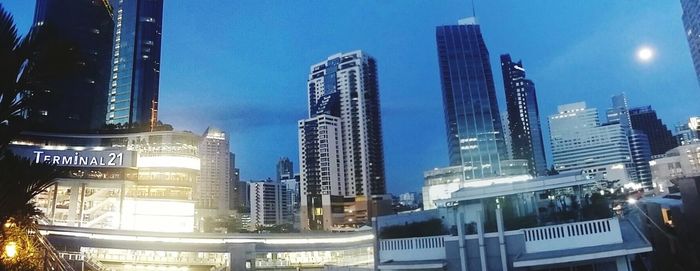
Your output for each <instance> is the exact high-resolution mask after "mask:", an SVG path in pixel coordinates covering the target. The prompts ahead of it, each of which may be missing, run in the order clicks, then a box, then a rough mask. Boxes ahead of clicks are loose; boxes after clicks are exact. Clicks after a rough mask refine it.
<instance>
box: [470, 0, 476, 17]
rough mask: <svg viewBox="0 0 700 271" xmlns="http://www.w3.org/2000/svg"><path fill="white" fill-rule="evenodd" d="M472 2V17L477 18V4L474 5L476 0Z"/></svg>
mask: <svg viewBox="0 0 700 271" xmlns="http://www.w3.org/2000/svg"><path fill="white" fill-rule="evenodd" d="M471 2H472V17H474V18H476V5H474V0H471Z"/></svg>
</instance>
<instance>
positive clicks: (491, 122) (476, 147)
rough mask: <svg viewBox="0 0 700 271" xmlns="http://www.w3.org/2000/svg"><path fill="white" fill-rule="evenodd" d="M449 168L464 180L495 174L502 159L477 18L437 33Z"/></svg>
mask: <svg viewBox="0 0 700 271" xmlns="http://www.w3.org/2000/svg"><path fill="white" fill-rule="evenodd" d="M436 38H437V48H438V57H439V59H438V60H439V64H440V79H441V82H442V98H443V103H444V110H445V124H446V126H447V146H448V152H449V158H450V165H452V166H458V165H462V166H464V178H465V179H467V180H468V179H474V178H482V177H491V176H498V175H500V172H501V165H500V160H501V159H505V157H506V148H505V143H504V141H503V134H502V127H501V117H500V114H499V112H498V102H497V100H496V90H495V88H494V84H493V74H492V73H491V63H490V61H489V52H488V50H487V49H486V44H485V43H484V39H483V37H482V36H481V29H480V27H479V25H478V24H477V23H476V18H467V19H463V20H460V21H459V24H458V25H445V26H438V27H437V29H436Z"/></svg>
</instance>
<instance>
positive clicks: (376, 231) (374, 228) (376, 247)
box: [372, 217, 382, 271]
mask: <svg viewBox="0 0 700 271" xmlns="http://www.w3.org/2000/svg"><path fill="white" fill-rule="evenodd" d="M377 219H378V218H377V217H373V218H372V231H373V232H374V253H373V254H374V264H373V265H374V268H373V270H375V271H376V270H379V263H380V261H381V259H380V257H379V253H381V252H382V251H381V250H380V248H379V232H380V230H381V229H379V223H378V222H377Z"/></svg>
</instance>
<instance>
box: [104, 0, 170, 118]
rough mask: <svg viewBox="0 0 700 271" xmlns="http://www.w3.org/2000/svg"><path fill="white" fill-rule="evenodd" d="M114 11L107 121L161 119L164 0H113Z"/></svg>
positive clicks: (111, 0)
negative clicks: (159, 109) (161, 49)
mask: <svg viewBox="0 0 700 271" xmlns="http://www.w3.org/2000/svg"><path fill="white" fill-rule="evenodd" d="M110 3H111V5H112V8H113V13H114V15H113V16H114V45H113V47H112V63H111V65H112V66H111V67H112V68H111V72H112V74H111V78H110V83H109V93H108V98H107V99H108V100H107V102H108V107H107V112H106V123H107V124H113V125H126V126H129V125H136V124H140V125H149V126H150V127H154V126H155V125H156V123H157V121H158V90H159V84H160V83H159V80H160V47H161V38H162V34H163V0H110Z"/></svg>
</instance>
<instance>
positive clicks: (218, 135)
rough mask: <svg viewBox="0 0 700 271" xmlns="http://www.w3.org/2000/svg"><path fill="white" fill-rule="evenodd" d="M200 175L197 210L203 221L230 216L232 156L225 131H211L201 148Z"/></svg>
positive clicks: (204, 135) (207, 133)
mask: <svg viewBox="0 0 700 271" xmlns="http://www.w3.org/2000/svg"><path fill="white" fill-rule="evenodd" d="M199 154H200V157H201V163H202V165H201V171H200V175H199V177H198V178H197V190H196V194H195V196H196V197H195V198H196V199H197V209H198V212H199V214H200V216H202V217H206V216H214V215H219V216H224V215H228V214H230V210H231V209H230V208H229V206H230V202H231V195H230V194H229V193H230V184H231V153H230V152H229V137H228V134H227V133H226V132H224V131H221V130H219V129H217V128H214V127H209V128H207V130H206V131H205V132H204V134H203V135H202V141H201V143H200V144H199Z"/></svg>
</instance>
